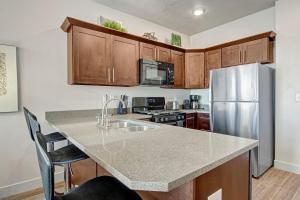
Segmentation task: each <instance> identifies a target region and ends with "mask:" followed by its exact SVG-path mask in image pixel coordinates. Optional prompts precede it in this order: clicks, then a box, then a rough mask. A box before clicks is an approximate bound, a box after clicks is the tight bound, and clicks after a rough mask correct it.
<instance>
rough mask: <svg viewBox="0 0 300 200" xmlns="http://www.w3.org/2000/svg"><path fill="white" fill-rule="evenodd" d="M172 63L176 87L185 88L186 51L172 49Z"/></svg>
mask: <svg viewBox="0 0 300 200" xmlns="http://www.w3.org/2000/svg"><path fill="white" fill-rule="evenodd" d="M171 63H173V64H174V87H175V88H184V64H185V62H184V53H182V52H179V51H173V50H172V51H171Z"/></svg>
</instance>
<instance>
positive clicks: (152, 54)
mask: <svg viewBox="0 0 300 200" xmlns="http://www.w3.org/2000/svg"><path fill="white" fill-rule="evenodd" d="M140 58H143V59H146V60H156V46H155V45H152V44H147V43H144V42H140Z"/></svg>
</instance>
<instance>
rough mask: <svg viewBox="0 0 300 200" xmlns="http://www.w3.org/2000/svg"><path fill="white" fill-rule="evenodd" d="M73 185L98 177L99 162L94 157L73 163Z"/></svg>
mask: <svg viewBox="0 0 300 200" xmlns="http://www.w3.org/2000/svg"><path fill="white" fill-rule="evenodd" d="M71 169H72V176H71V183H72V184H73V185H81V184H83V183H85V182H86V181H88V180H90V179H93V178H96V177H97V164H96V162H95V161H94V160H92V159H86V160H81V161H78V162H74V163H72V164H71Z"/></svg>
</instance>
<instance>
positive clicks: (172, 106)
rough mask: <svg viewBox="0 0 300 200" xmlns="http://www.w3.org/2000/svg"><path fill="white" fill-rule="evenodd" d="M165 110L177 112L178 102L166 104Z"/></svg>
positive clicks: (173, 101)
mask: <svg viewBox="0 0 300 200" xmlns="http://www.w3.org/2000/svg"><path fill="white" fill-rule="evenodd" d="M166 110H179V102H178V101H176V100H172V101H168V102H167V104H166Z"/></svg>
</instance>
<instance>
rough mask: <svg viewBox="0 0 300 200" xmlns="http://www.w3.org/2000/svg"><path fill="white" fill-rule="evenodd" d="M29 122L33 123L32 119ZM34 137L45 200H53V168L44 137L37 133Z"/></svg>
mask: <svg viewBox="0 0 300 200" xmlns="http://www.w3.org/2000/svg"><path fill="white" fill-rule="evenodd" d="M30 120H31V121H32V120H33V121H34V119H32V118H31V117H30ZM34 135H35V144H36V145H35V146H36V152H37V157H38V162H39V167H40V172H41V176H42V182H43V188H44V194H45V198H46V200H54V198H55V197H54V167H53V163H52V160H51V156H50V154H49V153H48V152H47V151H46V148H45V146H46V139H45V136H44V135H43V134H42V133H41V132H39V131H38V132H36V133H35V134H34Z"/></svg>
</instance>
